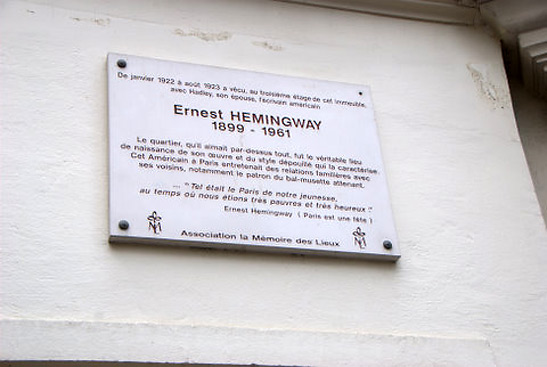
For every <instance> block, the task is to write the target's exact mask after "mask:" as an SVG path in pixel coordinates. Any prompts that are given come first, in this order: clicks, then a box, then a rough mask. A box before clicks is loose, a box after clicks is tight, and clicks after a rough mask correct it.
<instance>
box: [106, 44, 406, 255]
mask: <svg viewBox="0 0 547 367" xmlns="http://www.w3.org/2000/svg"><path fill="white" fill-rule="evenodd" d="M108 98H109V139H110V140H109V145H110V241H111V242H134V243H149V244H153V245H159V244H171V245H184V246H200V247H214V248H222V249H237V250H260V251H278V252H279V251H280V252H288V253H295V254H317V255H329V256H351V257H362V258H367V257H374V258H377V259H384V260H391V261H395V260H397V259H398V258H399V257H400V252H399V247H398V243H397V235H396V232H395V227H394V222H393V217H392V213H391V207H390V202H389V195H388V190H387V184H386V177H385V171H384V167H383V164H382V157H381V153H380V145H379V141H378V135H377V132H376V125H375V122H374V112H373V109H372V102H371V98H370V91H369V88H368V87H366V86H362V85H354V84H346V83H337V82H328V81H319V80H311V79H303V78H293V77H286V76H279V75H271V74H264V73H256V72H249V71H240V70H232V69H224V68H218V67H211V66H203V65H194V64H186V63H180V62H169V61H160V60H153V59H148V58H142V57H136V56H129V55H119V54H109V55H108Z"/></svg>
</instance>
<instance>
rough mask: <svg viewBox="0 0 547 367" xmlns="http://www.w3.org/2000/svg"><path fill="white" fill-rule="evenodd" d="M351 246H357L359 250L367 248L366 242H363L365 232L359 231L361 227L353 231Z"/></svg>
mask: <svg viewBox="0 0 547 367" xmlns="http://www.w3.org/2000/svg"><path fill="white" fill-rule="evenodd" d="M352 234H353V244H354V245H356V246H359V248H360V249H364V248H365V247H367V242H366V241H365V232H363V231H361V227H357V229H356V230H355V231H353V233H352Z"/></svg>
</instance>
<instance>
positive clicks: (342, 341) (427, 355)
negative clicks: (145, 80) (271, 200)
mask: <svg viewBox="0 0 547 367" xmlns="http://www.w3.org/2000/svg"><path fill="white" fill-rule="evenodd" d="M0 34H1V35H2V40H1V43H0V65H1V80H2V82H1V83H0V88H1V96H2V98H1V99H0V105H1V110H0V118H1V126H2V131H1V139H2V140H1V149H2V156H1V160H2V167H1V174H2V180H1V182H2V184H1V185H2V186H1V190H2V191H1V194H2V211H1V216H2V220H1V223H2V231H1V241H2V245H1V250H0V251H1V255H0V256H1V257H0V259H1V262H2V266H1V268H0V272H1V273H0V275H1V278H0V281H1V286H0V302H1V309H0V310H1V317H2V320H1V323H2V324H1V326H0V333H2V334H1V338H0V357H1V358H2V359H15V360H17V359H82V360H132V361H159V362H194V363H226V364H228V363H232V364H250V363H256V364H270V365H311V366H334V365H339V366H342V365H344V366H362V365H372V366H374V365H377V366H384V365H420V366H423V365H460V366H469V365H480V366H488V365H492V366H493V365H497V366H523V365H529V366H541V365H545V364H547V353H545V351H544V349H545V348H544V345H545V343H546V342H547V330H546V329H545V326H544V325H545V324H546V322H547V317H546V316H547V297H546V294H547V284H546V282H545V280H544V278H543V275H544V273H545V268H544V267H545V265H544V264H545V260H547V251H546V248H545V246H546V245H547V235H546V232H545V226H544V223H543V220H542V217H541V213H540V209H539V205H538V202H537V199H536V196H535V193H534V188H533V186H532V182H531V179H530V175H529V172H528V168H527V165H526V160H525V158H524V154H523V151H522V147H521V144H520V140H519V136H518V133H517V130H516V126H515V120H514V116H513V111H512V107H511V103H510V98H509V93H508V87H507V83H506V79H505V74H504V70H503V64H502V60H501V55H500V48H499V44H498V42H497V41H496V40H495V39H492V38H490V37H489V36H488V35H487V34H486V33H484V32H483V31H482V30H481V29H475V28H472V27H463V26H452V25H442V24H434V23H425V22H415V21H406V20H400V19H392V18H388V17H375V16H371V15H365V14H357V13H351V12H342V11H333V10H328V9H321V8H314V7H305V6H297V5H291V4H286V3H276V2H269V1H243V0H232V1H220V0H214V1H198V0H184V1H182V0H177V1H167V0H165V1H159V2H158V1H156V2H144V1H128V0H127V1H116V2H110V1H99V0H95V1H61V0H47V1H46V0H44V1H29V2H25V1H1V2H0ZM108 52H119V53H127V54H134V55H139V56H148V57H154V58H159V59H167V60H173V61H184V62H191V63H201V64H208V65H218V66H223V67H231V68H239V69H245V70H254V71H262V72H269V73H277V74H283V75H293V76H301V77H309V78H317V79H325V80H332V81H341V82H353V83H360V84H366V85H370V87H371V92H372V97H373V100H374V108H375V111H376V119H377V124H378V130H379V135H380V141H381V145H382V150H383V155H384V163H385V166H386V170H387V176H388V181H389V188H390V193H391V199H392V206H393V211H394V216H395V222H396V226H397V229H398V235H399V240H400V247H401V252H402V257H401V259H400V260H399V261H398V262H397V263H396V264H385V263H375V262H365V261H355V260H341V259H326V258H312V257H292V256H281V255H279V256H277V255H266V254H251V253H248V254H246V253H230V252H218V251H211V250H192V249H178V248H153V247H137V246H110V245H109V244H108V242H107V238H108V229H107V225H108V218H107V213H108V208H107V197H108V189H107V188H108V177H107V161H108V160H107V158H108V157H107V103H106V101H107V94H106V54H107V53H108Z"/></svg>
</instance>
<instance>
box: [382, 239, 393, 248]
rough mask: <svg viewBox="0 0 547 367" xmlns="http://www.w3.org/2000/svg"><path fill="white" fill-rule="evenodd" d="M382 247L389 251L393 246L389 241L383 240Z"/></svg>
mask: <svg viewBox="0 0 547 367" xmlns="http://www.w3.org/2000/svg"><path fill="white" fill-rule="evenodd" d="M383 245H384V248H385V249H386V250H391V249H392V248H393V244H392V243H391V241H389V240H385V241H384V243H383Z"/></svg>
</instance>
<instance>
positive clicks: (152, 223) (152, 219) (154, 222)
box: [147, 210, 161, 234]
mask: <svg viewBox="0 0 547 367" xmlns="http://www.w3.org/2000/svg"><path fill="white" fill-rule="evenodd" d="M147 219H148V230H153V231H154V233H155V234H158V233H160V232H161V217H160V216H159V215H158V213H156V211H155V210H154V211H153V212H152V214H150V215H149V216H148V218H147Z"/></svg>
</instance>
